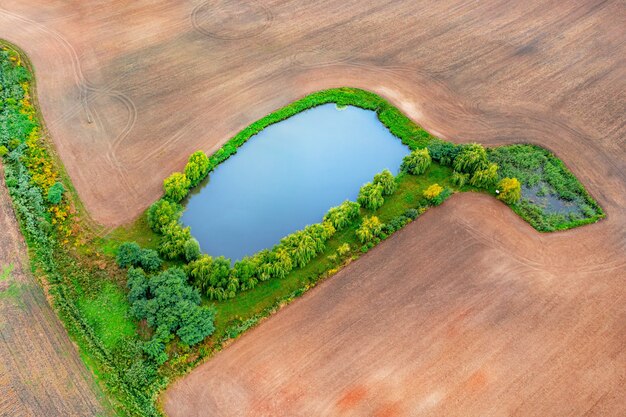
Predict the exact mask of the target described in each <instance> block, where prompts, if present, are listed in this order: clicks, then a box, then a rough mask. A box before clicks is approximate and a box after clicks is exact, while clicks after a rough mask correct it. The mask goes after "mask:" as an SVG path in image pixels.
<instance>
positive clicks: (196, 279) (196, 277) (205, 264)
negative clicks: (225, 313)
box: [186, 255, 213, 294]
mask: <svg viewBox="0 0 626 417" xmlns="http://www.w3.org/2000/svg"><path fill="white" fill-rule="evenodd" d="M212 267H213V258H211V257H210V256H209V255H202V256H200V257H199V258H198V259H196V260H195V261H192V262H190V263H189V264H187V267H186V270H187V274H188V275H189V277H190V278H191V281H192V282H193V285H194V286H195V287H196V288H198V289H199V290H200V291H202V293H203V294H206V292H207V290H208V289H209V287H210V286H211V283H210V281H209V277H210V275H211V268H212Z"/></svg>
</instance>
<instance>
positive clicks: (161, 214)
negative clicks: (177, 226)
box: [147, 199, 183, 233]
mask: <svg viewBox="0 0 626 417" xmlns="http://www.w3.org/2000/svg"><path fill="white" fill-rule="evenodd" d="M182 212H183V207H182V206H181V205H180V204H178V203H174V202H172V201H169V200H165V199H160V200H157V201H156V202H155V203H153V204H152V205H151V206H150V208H149V209H148V215H147V218H148V226H150V229H152V230H153V231H154V232H156V233H163V229H164V228H165V226H168V225H169V224H170V223H173V222H178V219H179V218H180V215H181V214H182Z"/></svg>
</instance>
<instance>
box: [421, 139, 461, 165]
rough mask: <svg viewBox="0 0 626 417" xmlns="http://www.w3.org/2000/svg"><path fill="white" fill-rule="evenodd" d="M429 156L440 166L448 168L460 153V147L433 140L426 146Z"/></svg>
mask: <svg viewBox="0 0 626 417" xmlns="http://www.w3.org/2000/svg"><path fill="white" fill-rule="evenodd" d="M427 148H428V152H429V153H430V156H431V157H432V159H434V160H435V161H439V163H440V164H441V165H446V166H450V165H452V161H454V158H456V156H457V155H458V154H459V152H460V151H461V147H460V146H458V145H455V144H454V143H450V142H444V141H442V140H438V139H435V140H433V141H432V142H431V143H429V144H428V146H427Z"/></svg>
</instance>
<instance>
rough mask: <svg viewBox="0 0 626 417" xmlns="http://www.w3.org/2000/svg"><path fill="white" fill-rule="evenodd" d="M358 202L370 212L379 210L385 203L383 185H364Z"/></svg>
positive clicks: (369, 183)
mask: <svg viewBox="0 0 626 417" xmlns="http://www.w3.org/2000/svg"><path fill="white" fill-rule="evenodd" d="M356 201H357V202H358V203H359V204H360V205H361V207H363V208H367V209H370V210H376V209H378V208H379V207H380V206H382V205H383V203H384V202H385V199H384V198H383V187H382V185H380V184H372V183H371V182H368V183H367V184H365V185H363V186H362V187H361V189H360V190H359V196H358V197H357V200H356Z"/></svg>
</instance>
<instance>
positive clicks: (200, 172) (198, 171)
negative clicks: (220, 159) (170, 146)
mask: <svg viewBox="0 0 626 417" xmlns="http://www.w3.org/2000/svg"><path fill="white" fill-rule="evenodd" d="M209 167H210V162H209V157H208V156H206V154H205V153H204V152H202V151H197V152H194V153H192V154H191V156H190V157H189V162H187V165H185V176H186V177H187V178H188V179H189V182H190V184H191V186H192V187H195V186H196V185H198V183H199V182H200V181H202V180H203V179H204V178H205V177H206V176H207V174H208V173H209Z"/></svg>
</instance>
